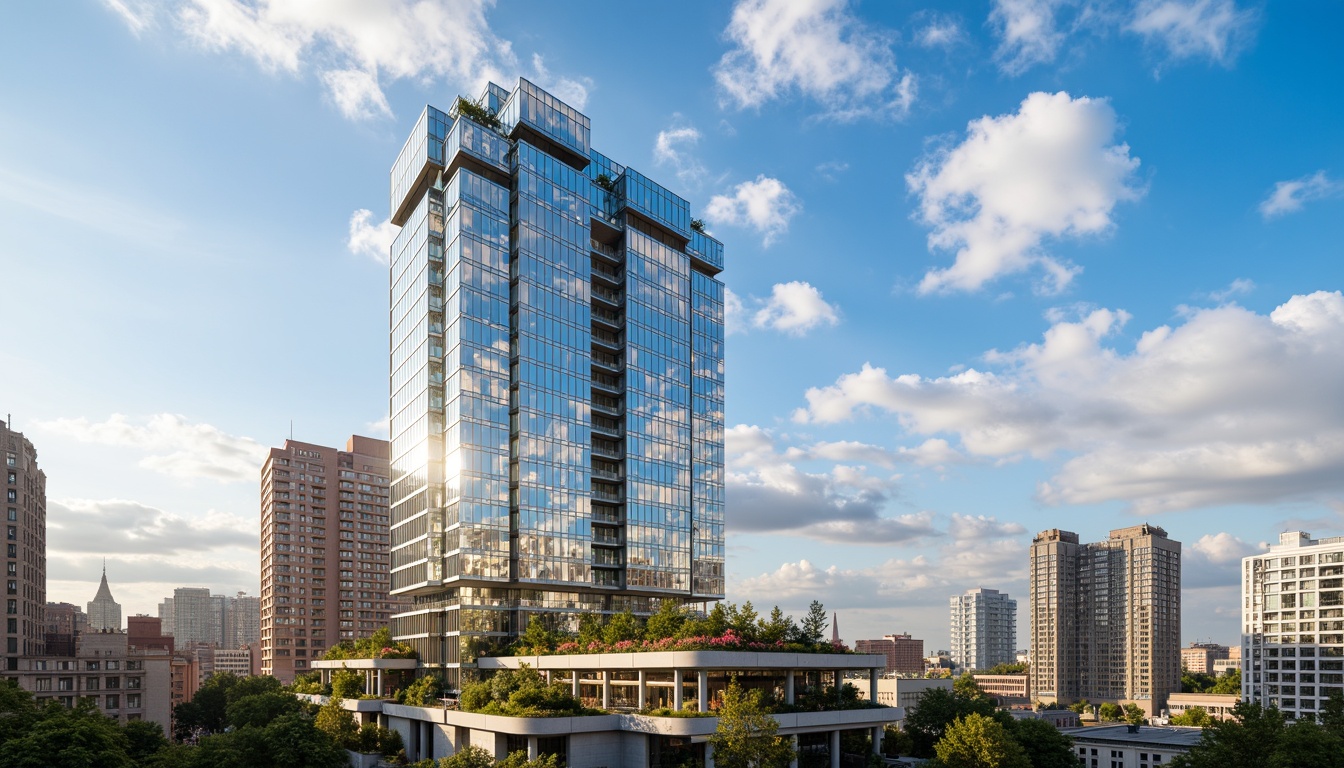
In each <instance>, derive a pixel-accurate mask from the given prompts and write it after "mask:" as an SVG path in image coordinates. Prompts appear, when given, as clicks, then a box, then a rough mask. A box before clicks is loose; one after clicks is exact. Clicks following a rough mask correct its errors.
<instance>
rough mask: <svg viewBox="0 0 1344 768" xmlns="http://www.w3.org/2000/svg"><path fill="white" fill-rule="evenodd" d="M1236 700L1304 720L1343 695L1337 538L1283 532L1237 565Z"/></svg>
mask: <svg viewBox="0 0 1344 768" xmlns="http://www.w3.org/2000/svg"><path fill="white" fill-rule="evenodd" d="M1241 604H1242V606H1243V607H1242V615H1241V623H1242V627H1241V693H1242V698H1244V699H1247V700H1249V701H1258V702H1260V703H1261V704H1263V705H1265V706H1272V707H1278V708H1279V710H1280V711H1282V712H1284V713H1285V714H1286V715H1288V717H1290V718H1307V719H1310V718H1312V717H1314V716H1315V715H1316V713H1317V712H1319V711H1320V710H1321V709H1322V707H1323V706H1324V705H1325V702H1326V701H1327V700H1328V699H1329V697H1330V695H1331V694H1332V693H1341V692H1344V537H1340V536H1336V537H1332V538H1327V539H1313V538H1311V534H1309V533H1304V532H1302V531H1290V532H1287V533H1282V534H1280V535H1279V543H1278V544H1274V545H1271V546H1270V548H1269V551H1268V552H1263V553H1261V554H1258V555H1252V556H1250V557H1247V558H1245V559H1243V560H1242V561H1241Z"/></svg>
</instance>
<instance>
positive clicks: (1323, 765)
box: [1270, 719, 1344, 768]
mask: <svg viewBox="0 0 1344 768" xmlns="http://www.w3.org/2000/svg"><path fill="white" fill-rule="evenodd" d="M1270 765H1271V766H1273V768H1339V766H1340V765H1344V741H1341V740H1340V738H1339V737H1338V736H1336V735H1335V734H1334V733H1332V732H1330V731H1328V730H1326V729H1325V728H1322V727H1321V726H1319V725H1317V724H1316V723H1314V722H1312V721H1311V720H1308V719H1301V720H1298V721H1296V722H1294V723H1293V724H1292V725H1289V726H1288V727H1286V728H1284V729H1283V733H1282V734H1281V735H1280V737H1279V743H1278V744H1277V745H1276V746H1275V749H1274V754H1273V756H1272V757H1271V758H1270Z"/></svg>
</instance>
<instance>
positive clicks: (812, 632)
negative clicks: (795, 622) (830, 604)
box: [799, 600, 831, 645]
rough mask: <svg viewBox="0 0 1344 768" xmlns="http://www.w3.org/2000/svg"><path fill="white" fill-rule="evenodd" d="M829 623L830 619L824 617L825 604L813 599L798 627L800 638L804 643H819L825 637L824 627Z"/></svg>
mask: <svg viewBox="0 0 1344 768" xmlns="http://www.w3.org/2000/svg"><path fill="white" fill-rule="evenodd" d="M830 625H831V622H830V619H827V618H826V608H825V606H823V605H822V604H821V603H820V602H819V601H817V600H813V601H812V604H811V605H809V606H808V607H807V615H806V616H804V617H803V622H802V626H800V627H799V635H800V636H801V637H800V639H801V640H802V641H803V642H804V643H809V644H811V645H821V641H822V640H824V639H826V628H827V627H829V626H830Z"/></svg>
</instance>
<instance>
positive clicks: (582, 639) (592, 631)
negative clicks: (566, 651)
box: [578, 613, 602, 647]
mask: <svg viewBox="0 0 1344 768" xmlns="http://www.w3.org/2000/svg"><path fill="white" fill-rule="evenodd" d="M578 641H579V645H582V646H584V647H587V646H588V644H589V643H600V642H602V617H601V616H599V615H598V614H596V613H585V614H582V615H580V616H579V637H578Z"/></svg>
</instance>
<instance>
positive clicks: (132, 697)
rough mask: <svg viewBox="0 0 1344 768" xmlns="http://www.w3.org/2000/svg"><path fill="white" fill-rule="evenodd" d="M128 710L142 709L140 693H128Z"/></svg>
mask: <svg viewBox="0 0 1344 768" xmlns="http://www.w3.org/2000/svg"><path fill="white" fill-rule="evenodd" d="M126 708H127V709H139V708H140V694H138V693H128V694H126Z"/></svg>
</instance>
